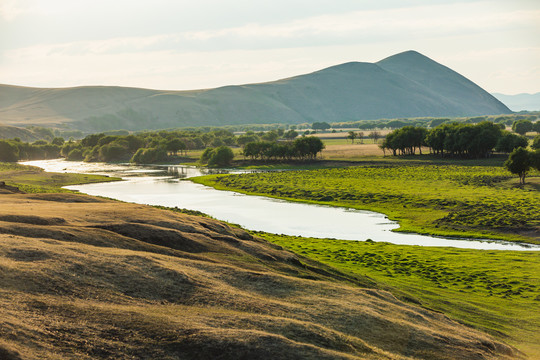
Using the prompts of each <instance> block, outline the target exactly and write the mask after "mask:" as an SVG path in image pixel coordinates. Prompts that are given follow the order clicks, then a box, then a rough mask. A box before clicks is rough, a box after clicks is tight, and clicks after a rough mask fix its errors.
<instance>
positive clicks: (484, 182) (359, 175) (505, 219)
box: [192, 161, 540, 244]
mask: <svg viewBox="0 0 540 360" xmlns="http://www.w3.org/2000/svg"><path fill="white" fill-rule="evenodd" d="M531 175H533V174H531ZM192 180H193V181H195V182H197V183H200V184H204V185H206V186H212V187H214V188H216V189H220V190H229V191H237V192H240V193H244V194H250V195H261V196H269V197H274V198H279V199H285V200H289V201H300V202H308V203H316V204H324V205H331V206H338V207H347V208H354V209H362V210H370V211H376V212H380V213H383V214H385V215H387V216H388V217H389V218H390V219H392V220H396V221H398V222H399V224H400V228H399V229H398V231H402V232H413V233H419V234H427V235H436V236H444V237H469V238H479V239H482V238H494V239H502V240H508V241H518V242H528V243H532V244H539V243H540V208H538V206H537V204H538V203H540V192H539V190H538V189H540V176H538V174H536V176H529V178H528V184H527V185H525V186H519V185H518V184H517V179H514V178H513V177H512V176H511V175H510V174H509V173H508V172H506V171H505V170H504V169H502V168H500V167H494V166H478V165H475V164H474V163H473V164H470V165H469V164H468V165H465V166H464V165H445V166H439V165H437V164H424V163H422V162H415V163H410V162H386V161H385V162H379V163H376V162H368V163H366V164H364V165H363V166H356V167H350V168H333V169H316V170H311V171H301V172H299V171H287V172H266V173H258V174H240V175H209V176H205V177H199V178H195V179H192Z"/></svg>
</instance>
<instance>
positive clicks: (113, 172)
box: [23, 159, 540, 250]
mask: <svg viewBox="0 0 540 360" xmlns="http://www.w3.org/2000/svg"><path fill="white" fill-rule="evenodd" d="M23 164H26V165H33V166H38V167H41V168H43V169H44V170H45V171H50V172H76V173H89V174H102V175H108V176H116V177H121V178H122V179H124V180H123V181H119V182H107V183H97V184H86V185H74V186H67V187H66V188H68V189H71V190H77V191H80V192H82V193H85V194H89V195H96V196H105V197H109V198H113V199H118V200H122V201H127V202H133V203H138V204H148V205H163V206H168V207H179V208H186V209H190V210H198V211H201V212H203V213H206V214H208V215H210V216H212V217H214V218H216V219H219V220H224V221H227V222H230V223H235V224H238V225H240V226H242V227H244V228H246V229H250V230H259V231H265V232H270V233H275V234H286V235H294V236H304V237H316V238H334V239H343V240H367V239H371V240H373V241H385V242H390V243H393V244H399V245H420V246H448V247H456V248H466V249H479V250H540V246H539V245H529V244H520V243H512V242H505V241H499V240H486V241H480V240H473V239H449V238H440V237H432V236H424V235H419V234H407V233H399V232H393V231H392V230H393V229H397V228H398V227H399V224H398V223H396V222H394V221H390V220H389V219H388V218H387V217H386V216H385V215H383V214H379V213H375V212H371V211H362V210H355V209H347V208H338V207H330V206H321V205H313V204H304V203H296V202H290V201H284V200H278V199H272V198H267V197H261V196H252V195H244V194H240V193H236V192H232V191H220V190H215V189H214V188H211V187H207V186H204V185H200V184H196V183H193V182H191V181H189V180H185V179H188V178H190V177H194V176H200V175H203V174H206V173H208V171H207V170H200V169H198V168H195V167H188V166H137V165H130V164H104V163H84V162H72V161H64V160H61V159H60V160H40V161H28V162H24V163H23Z"/></svg>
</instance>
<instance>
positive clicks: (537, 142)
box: [531, 135, 540, 149]
mask: <svg viewBox="0 0 540 360" xmlns="http://www.w3.org/2000/svg"><path fill="white" fill-rule="evenodd" d="M531 147H532V148H533V149H540V135H536V136H535V137H534V140H533V143H532V145H531Z"/></svg>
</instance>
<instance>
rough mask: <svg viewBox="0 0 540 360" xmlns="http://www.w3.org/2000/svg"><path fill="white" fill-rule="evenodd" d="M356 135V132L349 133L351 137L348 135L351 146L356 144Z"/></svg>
mask: <svg viewBox="0 0 540 360" xmlns="http://www.w3.org/2000/svg"><path fill="white" fill-rule="evenodd" d="M356 136H357V135H356V133H355V132H354V131H349V135H347V139H351V144H354V139H356Z"/></svg>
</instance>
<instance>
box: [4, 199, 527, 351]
mask: <svg viewBox="0 0 540 360" xmlns="http://www.w3.org/2000/svg"><path fill="white" fill-rule="evenodd" d="M0 274H1V277H2V282H1V283H0V286H1V288H0V291H1V293H2V296H1V297H0V302H1V306H0V328H1V329H2V331H1V332H0V358H2V359H36V358H41V359H49V358H51V359H52V358H54V359H64V358H65V359H67V358H70V359H71V358H79V359H100V358H115V359H127V358H137V359H144V358H147V359H158V358H159V359H180V358H181V359H190V358H193V359H269V358H271V359H299V358H303V359H310V358H311V359H360V358H361V359H417V358H418V359H506V358H515V357H517V356H519V354H518V353H516V352H515V350H513V349H512V348H510V347H508V346H506V345H504V344H502V343H500V342H497V341H495V340H493V339H491V338H489V337H488V336H487V335H484V334H482V333H480V332H478V331H475V330H472V329H470V328H467V327H465V326H463V325H460V324H458V323H456V322H454V321H451V320H450V319H448V318H447V317H445V316H444V315H442V314H440V313H435V312H432V311H429V310H426V309H423V308H420V307H416V306H411V305H407V304H405V303H403V302H401V301H399V300H398V299H396V298H395V297H394V296H393V295H391V294H390V293H389V292H387V291H384V290H381V289H377V288H376V284H375V283H373V282H372V281H371V280H369V279H367V278H362V277H357V278H353V277H350V276H345V275H343V274H341V273H339V272H337V271H335V270H332V269H331V268H325V267H323V265H321V264H319V263H315V262H310V261H308V260H307V259H304V258H299V257H298V256H296V255H295V254H293V253H290V252H288V251H285V250H283V249H282V248H280V247H277V246H275V245H271V244H269V243H267V242H266V241H264V240H262V239H259V238H256V237H252V236H251V235H250V234H248V233H246V232H244V231H243V230H240V229H237V228H233V227H230V226H228V225H225V224H223V223H221V222H218V221H215V220H212V219H207V218H203V217H195V216H189V215H184V214H179V213H174V212H171V211H164V210H158V209H155V208H151V207H148V206H142V205H135V204H126V203H119V202H113V201H109V200H103V199H97V198H93V197H89V196H82V195H74V194H15V193H10V191H9V189H5V191H4V193H3V194H0Z"/></svg>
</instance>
